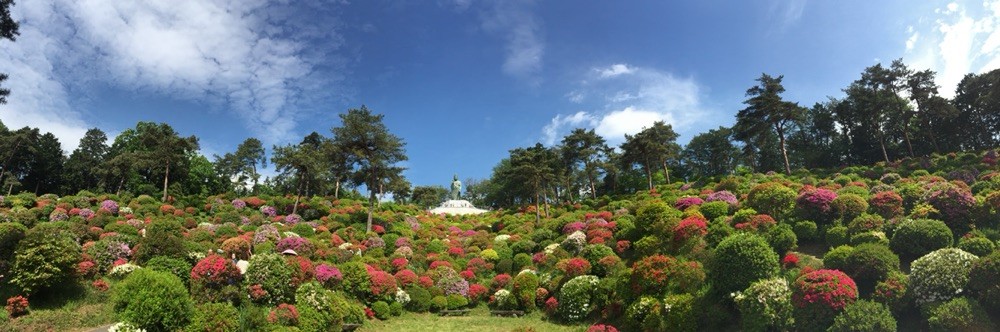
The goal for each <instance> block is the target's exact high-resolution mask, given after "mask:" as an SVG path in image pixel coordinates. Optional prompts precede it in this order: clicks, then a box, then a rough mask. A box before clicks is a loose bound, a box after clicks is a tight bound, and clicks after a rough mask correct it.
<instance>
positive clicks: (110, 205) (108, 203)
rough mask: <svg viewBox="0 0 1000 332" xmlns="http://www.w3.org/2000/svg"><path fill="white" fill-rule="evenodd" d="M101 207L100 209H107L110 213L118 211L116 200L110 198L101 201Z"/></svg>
mask: <svg viewBox="0 0 1000 332" xmlns="http://www.w3.org/2000/svg"><path fill="white" fill-rule="evenodd" d="M101 209H102V210H107V211H108V212H111V214H117V213H118V202H115V201H112V200H110V199H109V200H105V201H103V202H101Z"/></svg>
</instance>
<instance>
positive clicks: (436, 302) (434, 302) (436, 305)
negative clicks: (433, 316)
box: [431, 295, 448, 312]
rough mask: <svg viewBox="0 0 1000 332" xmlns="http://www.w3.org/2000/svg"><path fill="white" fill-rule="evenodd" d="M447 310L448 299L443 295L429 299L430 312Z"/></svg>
mask: <svg viewBox="0 0 1000 332" xmlns="http://www.w3.org/2000/svg"><path fill="white" fill-rule="evenodd" d="M445 309H448V298H447V297H445V296H444V295H438V296H435V297H434V298H433V299H431V312H438V311H441V310H445Z"/></svg>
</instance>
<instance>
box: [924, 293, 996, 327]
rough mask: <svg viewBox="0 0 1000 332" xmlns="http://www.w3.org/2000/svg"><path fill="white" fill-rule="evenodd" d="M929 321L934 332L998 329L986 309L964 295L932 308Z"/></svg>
mask: <svg viewBox="0 0 1000 332" xmlns="http://www.w3.org/2000/svg"><path fill="white" fill-rule="evenodd" d="M927 323H929V324H930V328H931V331H933V332H952V331H993V330H996V325H994V324H993V321H992V320H991V319H990V316H989V315H987V314H986V310H983V307H982V306H980V305H979V303H978V302H976V301H975V300H971V299H968V298H964V297H959V298H955V299H952V300H951V301H948V302H945V303H944V304H941V305H940V306H938V307H937V308H934V309H933V310H931V312H930V317H929V318H928V319H927Z"/></svg>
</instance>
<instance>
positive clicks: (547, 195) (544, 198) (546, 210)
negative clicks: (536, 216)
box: [542, 192, 558, 218]
mask: <svg viewBox="0 0 1000 332" xmlns="http://www.w3.org/2000/svg"><path fill="white" fill-rule="evenodd" d="M556 199H558V197H557V198H556ZM542 202H545V217H546V218H548V217H549V193H548V192H546V193H543V194H542Z"/></svg>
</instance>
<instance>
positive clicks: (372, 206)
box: [365, 188, 375, 233]
mask: <svg viewBox="0 0 1000 332" xmlns="http://www.w3.org/2000/svg"><path fill="white" fill-rule="evenodd" d="M368 192H369V193H370V194H369V195H368V225H367V226H365V233H368V232H371V231H372V212H374V211H375V189H373V188H369V189H368Z"/></svg>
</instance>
